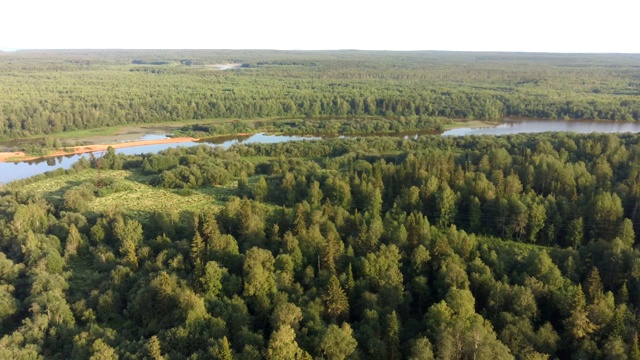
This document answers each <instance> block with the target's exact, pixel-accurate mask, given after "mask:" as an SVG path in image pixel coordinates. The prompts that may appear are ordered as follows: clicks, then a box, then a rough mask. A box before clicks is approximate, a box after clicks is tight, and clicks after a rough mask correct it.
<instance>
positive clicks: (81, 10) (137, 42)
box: [0, 0, 640, 53]
mask: <svg viewBox="0 0 640 360" xmlns="http://www.w3.org/2000/svg"><path fill="white" fill-rule="evenodd" d="M635 3H636V1H634V0H608V1H599V2H596V1H593V0H582V1H575V0H536V1H530V0H528V1H524V0H511V1H506V0H486V1H482V0H478V1H473V0H453V1H451V0H448V1H447V0H440V1H432V0H423V1H419V0H415V1H406V0H394V1H375V0H368V1H359V0H358V1H349V0H323V1H313V0H307V1H305V0H297V1H294V0H275V1H268V0H263V1H257V0H240V1H189V0H186V1H185V0H182V1H171V2H168V1H162V0H154V1H148V0H110V1H92V0H84V1H81V0H55V1H53V0H2V1H0V14H1V15H0V17H1V18H0V49H12V48H19V49H24V48H30V49H34V48H37V49H43V48H46V49H56V48H57V49H60V48H67V49H68V48H124V49H131V48H134V49H140V48H146V49H148V48H156V49H157V48H171V49H363V50H368V49H381V50H469V51H544V52H631V53H640V41H638V39H637V34H638V33H640V30H639V29H638V26H637V25H636V22H637V18H638V15H637V14H638V10H640V4H638V5H636V4H635Z"/></svg>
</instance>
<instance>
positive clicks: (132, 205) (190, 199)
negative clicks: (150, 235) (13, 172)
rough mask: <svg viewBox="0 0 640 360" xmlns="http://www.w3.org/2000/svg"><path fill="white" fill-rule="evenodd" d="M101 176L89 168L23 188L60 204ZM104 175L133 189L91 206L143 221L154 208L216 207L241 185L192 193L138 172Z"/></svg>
mask: <svg viewBox="0 0 640 360" xmlns="http://www.w3.org/2000/svg"><path fill="white" fill-rule="evenodd" d="M98 176H99V175H98V171H96V170H94V169H89V170H84V171H82V172H80V173H76V174H72V175H64V176H59V177H55V178H50V179H44V180H42V181H38V182H36V183H33V184H29V185H26V186H24V187H22V188H21V190H24V191H27V192H34V193H36V194H39V195H40V196H42V197H43V198H45V199H47V200H48V201H49V202H51V203H52V204H56V205H60V204H62V202H63V196H64V193H65V192H66V191H68V190H69V189H71V188H73V187H75V186H78V185H81V184H83V183H85V182H88V181H95V180H97V179H98ZM100 176H102V178H104V179H107V178H113V179H117V180H121V181H124V182H125V183H126V184H127V185H129V186H128V187H129V188H130V190H127V191H122V192H117V193H112V194H109V195H107V196H104V197H96V198H95V199H94V200H93V201H91V203H90V204H89V209H90V210H91V211H95V212H104V211H106V210H113V209H117V210H120V211H123V212H124V213H126V214H130V215H132V216H135V217H137V218H140V219H143V220H144V218H145V217H146V216H148V214H149V213H151V212H153V211H154V210H166V209H173V210H176V211H178V212H181V211H185V210H188V211H194V210H203V209H212V210H215V209H217V208H219V207H220V206H221V205H222V204H224V202H225V201H226V199H228V198H229V197H230V196H232V195H233V194H234V193H235V188H236V187H237V184H236V183H231V184H229V185H228V186H226V187H203V188H199V189H195V190H193V191H191V192H189V195H181V194H179V193H178V191H176V190H172V189H164V188H158V187H154V186H151V185H148V184H147V183H146V181H147V180H148V177H147V176H144V175H142V174H141V173H138V172H131V171H127V170H103V171H102V173H101V174H100Z"/></svg>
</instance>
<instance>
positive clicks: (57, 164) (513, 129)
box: [0, 118, 640, 183]
mask: <svg viewBox="0 0 640 360" xmlns="http://www.w3.org/2000/svg"><path fill="white" fill-rule="evenodd" d="M549 131H551V132H561V131H568V132H574V133H592V132H596V133H622V132H634V133H637V132H640V123H637V122H613V121H595V120H567V121H565V120H537V119H513V118H505V119H504V121H503V122H502V123H500V124H498V125H496V126H493V127H478V128H471V127H467V128H456V129H451V130H447V131H444V132H443V133H442V136H467V135H507V134H518V133H539V132H549ZM389 136H394V135H389ZM402 136H406V135H402ZM416 136H417V135H416ZM162 138H166V136H165V135H156V134H148V135H145V136H143V137H142V138H141V139H143V140H152V139H162ZM314 139H320V138H319V137H307V136H283V135H267V134H264V133H258V134H254V135H249V136H229V137H220V138H216V139H209V140H207V141H203V142H183V143H171V144H157V145H145V146H136V147H128V148H120V149H117V150H116V153H118V154H126V155H132V154H142V153H155V152H158V151H162V150H166V149H168V148H171V147H176V146H196V145H201V144H202V143H205V144H212V145H215V146H222V147H224V148H228V147H230V146H232V145H234V144H237V143H242V144H252V143H280V142H288V141H301V140H314ZM83 156H88V155H87V154H79V155H69V156H59V157H53V158H46V159H38V160H31V161H23V162H17V163H11V162H9V163H0V183H7V182H10V181H14V180H19V179H25V178H28V177H31V176H34V175H38V174H42V173H44V172H46V171H51V170H55V169H57V168H65V169H68V168H70V167H71V165H72V164H73V163H75V162H76V161H78V160H79V159H80V158H81V157H83Z"/></svg>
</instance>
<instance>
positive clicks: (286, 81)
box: [0, 50, 640, 139]
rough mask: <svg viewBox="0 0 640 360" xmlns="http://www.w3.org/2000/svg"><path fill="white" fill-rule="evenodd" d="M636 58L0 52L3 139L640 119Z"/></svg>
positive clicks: (0, 133)
mask: <svg viewBox="0 0 640 360" xmlns="http://www.w3.org/2000/svg"><path fill="white" fill-rule="evenodd" d="M639 60H640V56H639V55H637V54H580V55H572V54H526V53H456V52H429V51H424V52H382V51H298V52H295V51H244V50H242V51H241V50H235V51H233V50H218V51H213V50H200V51H195V50H192V51H151V50H149V51H133V50H130V51H109V50H92V51H89V50H83V51H72V50H66V51H62V50H58V51H53V50H51V51H17V52H6V53H5V52H0V138H2V139H12V138H22V137H31V136H42V135H50V134H57V133H61V132H66V131H74V130H82V129H95V128H104V127H111V126H117V125H122V124H132V123H157V122H167V121H170V122H180V121H185V120H205V119H207V120H210V119H230V118H232V119H249V118H276V119H278V118H285V119H294V120H308V119H316V118H325V119H327V118H329V119H334V118H335V119H351V118H357V119H364V120H366V119H368V118H370V117H373V118H393V119H396V118H400V117H403V118H405V119H407V120H408V121H424V120H420V119H424V118H448V119H454V118H464V119H481V120H500V119H502V118H503V117H504V116H521V117H535V118H555V119H557V118H561V119H562V118H564V119H605V120H617V121H637V120H639V119H640V100H639V97H638V95H640V76H639V75H638V63H639ZM219 64H238V65H240V66H238V67H234V68H231V69H228V70H219V69H218V68H217V67H216V65H219Z"/></svg>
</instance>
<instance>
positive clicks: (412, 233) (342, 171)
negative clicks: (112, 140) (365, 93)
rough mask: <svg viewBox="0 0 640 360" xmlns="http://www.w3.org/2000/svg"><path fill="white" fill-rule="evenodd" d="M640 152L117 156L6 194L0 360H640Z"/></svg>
mask: <svg viewBox="0 0 640 360" xmlns="http://www.w3.org/2000/svg"><path fill="white" fill-rule="evenodd" d="M639 142H640V137H639V136H638V135H635V134H625V135H611V134H608V135H597V134H591V135H572V134H564V133H559V134H537V135H512V136H503V137H491V136H469V137H447V138H442V137H438V136H427V137H421V138H420V139H417V140H413V139H396V138H384V137H377V138H376V137H372V138H361V139H330V140H319V141H304V142H292V143H281V144H252V145H237V146H234V147H233V148H231V149H229V150H222V149H220V148H211V147H207V146H199V147H194V148H176V149H170V150H167V151H164V152H162V153H159V154H148V155H139V156H124V155H116V154H115V153H114V152H113V151H108V152H107V153H106V154H105V155H104V156H102V157H100V158H99V159H95V160H94V161H88V160H82V161H80V162H79V163H77V164H76V165H75V166H74V168H73V169H71V170H68V171H56V172H55V173H51V174H49V175H47V176H45V175H42V176H39V177H37V178H34V179H29V180H24V181H19V182H15V183H12V184H9V185H7V186H6V187H5V189H4V190H3V191H2V192H1V193H0V249H1V250H2V252H1V253H0V299H1V300H2V301H0V304H1V305H0V336H1V337H0V358H7V359H9V358H15V359H18V358H24V359H26V358H29V359H35V358H45V357H46V358H60V359H63V358H83V359H84V358H93V359H102V358H108V359H116V358H121V359H140V358H147V359H163V358H164V359H187V358H188V359H209V358H213V359H260V358H267V359H310V358H324V359H369V358H385V359H434V358H437V359H511V358H517V359H553V358H559V359H596V358H597V359H599V358H604V359H638V358H640V349H639V347H638V323H639V322H638V319H639V318H638V309H640V251H639V250H638V249H637V236H636V234H637V233H638V231H639V230H640V229H638V224H640V219H639V217H640V209H639V208H638V201H639V200H640V167H639V166H638V164H640V152H639V149H640V147H639V146H638V145H639ZM52 184H55V186H53V185H52ZM142 189H152V191H156V194H161V193H164V192H172V193H175V194H178V197H179V198H180V199H182V200H178V201H176V202H173V203H168V202H164V203H162V204H161V206H160V207H159V208H156V209H146V211H145V210H144V209H143V211H135V212H133V211H130V210H129V208H128V207H127V206H129V205H131V204H127V203H126V199H127V197H128V196H135V194H136V192H139V191H142ZM202 196H206V198H207V199H209V200H208V203H207V204H205V205H206V206H204V207H200V208H193V207H189V204H190V199H194V198H200V197H202ZM163 200H164V199H161V198H159V197H157V200H156V201H157V202H162V201H163Z"/></svg>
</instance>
